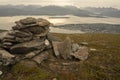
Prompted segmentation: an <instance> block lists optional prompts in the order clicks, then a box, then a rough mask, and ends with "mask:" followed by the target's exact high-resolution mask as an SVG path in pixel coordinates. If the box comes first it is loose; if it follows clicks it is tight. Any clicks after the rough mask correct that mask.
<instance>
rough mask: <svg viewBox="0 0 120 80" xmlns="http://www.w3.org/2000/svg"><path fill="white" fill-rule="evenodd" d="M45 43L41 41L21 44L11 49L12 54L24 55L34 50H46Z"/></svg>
mask: <svg viewBox="0 0 120 80" xmlns="http://www.w3.org/2000/svg"><path fill="white" fill-rule="evenodd" d="M45 47H46V46H45V42H44V41H43V42H40V41H39V40H33V41H29V42H24V43H19V44H16V45H14V46H12V47H11V48H10V51H11V53H16V54H24V53H29V52H31V51H34V50H44V49H45Z"/></svg>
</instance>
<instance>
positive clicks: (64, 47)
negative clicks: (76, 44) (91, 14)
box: [58, 37, 72, 59]
mask: <svg viewBox="0 0 120 80" xmlns="http://www.w3.org/2000/svg"><path fill="white" fill-rule="evenodd" d="M71 47H72V43H71V39H70V38H69V37H67V38H66V39H65V40H64V41H63V42H62V43H61V44H60V45H59V46H58V49H59V53H60V55H61V57H62V58H63V59H71V53H72V50H71Z"/></svg>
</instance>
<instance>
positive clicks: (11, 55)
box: [0, 17, 89, 66]
mask: <svg viewBox="0 0 120 80" xmlns="http://www.w3.org/2000/svg"><path fill="white" fill-rule="evenodd" d="M15 24H16V25H15V26H13V27H12V29H11V30H10V31H8V32H6V33H5V35H4V36H3V37H1V38H0V61H1V62H0V65H6V66H7V65H10V64H14V63H16V62H18V61H21V60H24V59H30V60H32V61H35V62H36V63H38V64H41V63H42V61H44V60H46V59H48V58H49V56H50V55H53V56H54V57H56V58H61V59H64V60H71V61H72V59H73V58H76V59H78V60H86V59H87V57H88V54H89V53H88V48H87V47H81V46H80V45H78V44H76V43H73V42H72V40H71V39H70V38H69V37H67V38H66V39H65V40H64V41H62V40H61V39H59V38H58V37H55V36H53V35H52V34H51V33H49V27H50V26H51V23H50V22H49V21H47V20H45V19H42V18H39V19H35V18H32V17H28V18H25V19H21V20H19V21H16V22H15ZM49 50H51V51H53V52H49ZM51 53H52V54H51Z"/></svg>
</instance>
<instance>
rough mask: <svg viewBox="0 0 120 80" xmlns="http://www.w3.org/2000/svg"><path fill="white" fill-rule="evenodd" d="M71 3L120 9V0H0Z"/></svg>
mask: <svg viewBox="0 0 120 80" xmlns="http://www.w3.org/2000/svg"><path fill="white" fill-rule="evenodd" d="M6 4H13V5H18V4H24V5H42V6H44V5H60V6H65V5H72V6H78V7H115V8H119V9H120V0H0V5H6Z"/></svg>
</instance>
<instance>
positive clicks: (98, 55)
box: [8, 33, 120, 80]
mask: <svg viewBox="0 0 120 80" xmlns="http://www.w3.org/2000/svg"><path fill="white" fill-rule="evenodd" d="M53 35H55V36H58V37H60V38H62V39H65V37H66V36H69V37H70V38H71V39H72V40H74V42H76V43H79V44H80V43H81V42H88V43H89V45H88V47H89V48H95V49H96V51H90V52H89V53H90V55H89V58H88V59H87V60H86V61H80V62H78V63H79V64H78V65H76V66H75V65H74V66H70V67H72V68H73V71H70V72H69V71H68V72H63V71H61V72H60V73H58V72H57V70H56V69H53V71H51V70H49V67H48V64H49V61H48V62H45V63H42V64H43V65H44V64H45V65H44V66H45V67H46V68H44V67H43V66H42V65H40V66H41V67H39V68H38V67H33V68H28V67H25V66H23V65H21V64H17V65H15V66H14V67H13V68H12V75H13V76H12V78H9V79H8V80H52V78H56V79H58V80H120V34H97V33H86V34H53ZM75 69H78V70H77V71H75ZM13 77H14V78H13Z"/></svg>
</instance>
